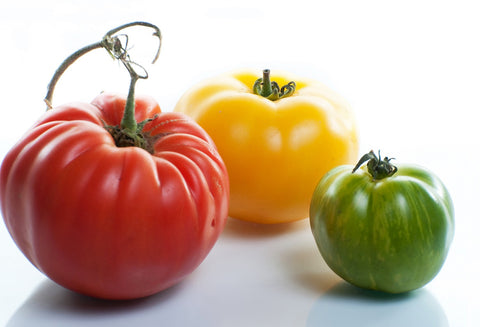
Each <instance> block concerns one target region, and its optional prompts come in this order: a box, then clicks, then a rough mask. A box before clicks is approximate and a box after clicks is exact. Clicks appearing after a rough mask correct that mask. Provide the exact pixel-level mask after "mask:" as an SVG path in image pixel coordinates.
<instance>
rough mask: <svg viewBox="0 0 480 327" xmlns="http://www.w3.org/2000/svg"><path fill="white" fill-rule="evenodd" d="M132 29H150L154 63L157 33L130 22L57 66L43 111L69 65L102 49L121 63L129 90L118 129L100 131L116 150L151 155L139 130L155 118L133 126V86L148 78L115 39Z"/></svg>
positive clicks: (147, 138)
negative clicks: (130, 148) (132, 148)
mask: <svg viewBox="0 0 480 327" xmlns="http://www.w3.org/2000/svg"><path fill="white" fill-rule="evenodd" d="M132 26H143V27H149V28H152V29H154V33H153V36H155V37H157V38H158V39H159V42H160V43H159V46H158V50H157V52H156V54H155V58H154V60H153V62H152V63H155V61H156V60H157V58H158V56H159V53H160V46H161V43H162V36H161V33H160V29H159V28H158V27H157V26H155V25H153V24H150V23H146V22H133V23H128V24H124V25H121V26H119V27H116V28H114V29H112V30H110V31H109V32H107V33H106V34H105V36H104V37H103V38H102V40H101V41H99V42H96V43H94V44H91V45H88V46H86V47H83V48H81V49H80V50H78V51H76V52H75V53H73V54H72V55H70V56H69V57H68V58H67V59H66V60H65V61H64V62H63V63H62V64H61V66H60V67H59V68H58V69H57V70H56V72H55V74H54V75H53V77H52V80H51V81H50V83H49V85H48V92H47V95H46V97H45V102H46V104H47V110H50V109H52V97H53V91H54V89H55V85H56V83H57V82H58V80H59V78H60V76H61V75H62V74H63V73H64V72H65V70H66V69H67V68H68V67H69V66H70V65H71V64H73V63H74V62H75V61H76V60H77V59H78V58H80V57H81V56H83V55H84V54H86V53H88V52H90V51H92V50H95V49H99V48H104V49H105V50H107V52H108V53H109V54H110V56H111V57H112V58H114V59H116V60H119V61H120V62H122V64H123V65H124V67H125V68H126V69H127V71H128V73H129V74H130V88H129V91H128V96H127V101H126V104H125V109H124V112H123V117H122V121H121V123H120V126H107V125H104V127H105V129H106V130H107V131H108V132H109V133H110V134H111V135H112V137H113V138H114V140H115V144H116V145H117V146H118V147H128V146H136V147H140V148H142V149H145V150H147V151H148V152H150V153H153V146H152V141H151V137H150V136H149V135H148V134H146V133H144V131H143V128H144V127H145V124H146V123H148V122H149V121H151V120H153V119H154V118H155V117H154V118H151V119H147V120H145V121H143V122H140V123H137V121H136V120H135V85H136V83H137V81H138V80H139V79H147V78H148V74H147V72H146V70H145V69H144V68H143V67H142V66H140V65H138V64H136V63H134V62H133V61H131V60H130V56H129V54H128V53H127V49H126V44H125V45H123V44H122V41H121V40H120V38H119V36H117V35H115V34H116V33H118V32H119V31H121V30H123V29H125V28H128V27H132ZM122 36H123V37H124V38H125V39H126V42H128V35H126V34H123V35H122ZM138 71H140V72H141V73H139V72H138Z"/></svg>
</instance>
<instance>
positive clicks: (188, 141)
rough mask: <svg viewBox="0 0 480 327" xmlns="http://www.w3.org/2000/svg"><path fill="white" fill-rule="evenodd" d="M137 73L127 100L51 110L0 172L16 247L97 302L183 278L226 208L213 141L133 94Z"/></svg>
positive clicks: (0, 192) (207, 246)
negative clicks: (97, 299) (96, 299)
mask: <svg viewBox="0 0 480 327" xmlns="http://www.w3.org/2000/svg"><path fill="white" fill-rule="evenodd" d="M123 63H124V64H125V65H126V66H129V65H130V63H129V62H127V61H125V62H123ZM127 68H129V71H130V72H131V75H132V76H135V72H134V70H133V69H130V68H131V67H127ZM137 77H138V76H137ZM135 81H136V78H133V77H132V84H131V88H130V91H131V92H130V93H129V95H128V97H127V98H126V97H123V96H117V95H113V94H107V93H104V94H101V95H99V96H98V97H97V98H95V99H94V100H93V102H92V103H91V104H88V103H72V104H67V105H62V106H59V107H56V108H53V109H51V110H48V111H47V112H46V113H45V114H44V115H43V116H42V117H41V118H40V119H39V121H38V122H37V123H36V124H35V125H34V126H33V127H32V128H31V129H30V130H28V131H27V133H26V134H25V135H24V136H23V137H22V138H21V140H20V141H19V142H18V143H17V144H16V145H15V146H14V147H13V148H12V149H11V150H10V151H9V152H8V154H7V155H6V157H5V159H4V161H3V163H2V166H1V170H0V202H1V211H2V215H3V218H4V220H5V224H6V227H7V229H8V230H9V232H10V234H11V236H12V238H13V239H14V241H15V242H16V244H17V245H18V247H19V249H20V250H21V251H22V252H23V253H24V254H25V256H26V257H27V258H28V259H29V260H30V261H31V263H32V264H33V265H34V266H35V267H37V268H38V269H39V270H40V271H41V272H43V273H44V274H46V275H47V276H48V277H50V278H51V279H52V280H54V281H55V282H57V283H58V284H60V285H63V286H64V287H66V288H69V289H71V290H74V291H76V292H79V293H83V294H86V295H90V296H94V297H99V298H107V299H131V298H138V297H143V296H147V295H151V294H154V293H156V292H159V291H161V290H163V289H165V288H167V287H170V286H172V285H174V284H176V283H178V282H179V281H180V280H182V279H183V278H184V277H186V276H187V275H188V274H190V273H191V272H192V271H193V270H194V269H195V268H196V267H197V266H198V265H199V264H200V263H201V262H202V261H203V259H204V258H205V257H206V256H207V254H208V253H209V251H210V250H211V248H212V247H213V245H214V244H215V242H216V240H217V239H218V237H219V234H220V233H221V231H222V229H223V227H224V225H225V222H226V219H227V216H228V199H229V184H228V175H227V171H226V167H225V164H224V163H223V161H222V159H221V157H220V156H219V154H218V152H217V150H216V147H215V144H214V143H213V141H212V140H211V138H210V137H209V136H208V134H207V133H206V132H205V131H204V130H203V129H202V128H201V127H200V126H199V125H198V124H197V123H196V122H195V121H193V120H192V119H190V118H189V117H187V116H185V115H183V114H180V113H172V112H170V113H169V112H166V113H164V112H161V110H160V107H159V106H158V104H157V103H156V101H155V100H153V99H152V98H150V97H146V96H143V97H136V98H133V85H134V82H135ZM127 113H130V114H132V116H131V117H130V118H131V119H125V117H127V116H128V114H127ZM133 115H134V116H133ZM124 121H127V122H129V123H132V122H133V124H134V126H136V127H135V128H136V132H135V133H137V134H135V133H133V134H131V133H130V132H131V130H129V131H128V132H125V131H124V129H126V127H125V126H128V123H125V124H124ZM137 122H139V123H138V124H137ZM124 127H125V128H124ZM135 128H133V130H134V131H135ZM124 132H125V133H124ZM135 138H137V139H136V142H134V143H135V144H133V143H132V144H129V143H130V141H132V140H133V139H135ZM137 141H138V142H137Z"/></svg>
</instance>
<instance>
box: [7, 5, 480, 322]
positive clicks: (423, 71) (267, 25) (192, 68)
mask: <svg viewBox="0 0 480 327" xmlns="http://www.w3.org/2000/svg"><path fill="white" fill-rule="evenodd" d="M479 15H480V9H478V8H477V4H476V2H475V1H473V0H472V1H466V0H454V1H442V0H437V1H425V0H414V1H411V0H404V1H386V0H383V1H373V0H364V1H354V0H351V1H348V0H337V1H333V0H331V1H324V0H317V1H310V2H309V1H302V0H296V1H274V2H273V1H271V2H270V1H250V0H244V1H241V2H240V1H239V2H228V1H225V0H219V1H212V0H203V1H181V0H177V1H163V0H156V1H148V0H136V1H127V0H116V1H102V0H96V1H91V0H83V1H75V2H74V1H60V0H58V1H55V0H42V1H23V2H22V1H21V0H16V1H15V2H13V1H6V0H2V2H1V3H0V31H1V40H0V44H1V45H0V64H1V69H0V74H1V75H0V80H1V82H0V96H1V105H0V114H1V118H0V126H1V127H0V159H1V158H3V156H4V155H5V153H6V152H7V151H8V149H9V148H10V147H11V146H13V144H14V143H15V141H16V140H17V139H18V138H19V137H20V136H21V135H22V134H23V133H24V132H25V131H26V130H27V129H28V127H29V126H30V125H31V124H32V123H33V122H34V121H35V120H36V119H37V118H38V117H39V116H40V115H41V114H42V113H43V111H44V110H45V105H44V103H43V98H44V96H45V93H46V86H47V84H48V82H49V80H50V78H51V76H52V74H53V72H54V71H55V69H56V68H57V66H58V65H59V64H60V63H61V61H62V60H63V59H65V58H66V57H67V56H68V55H69V54H70V53H72V52H73V51H75V50H76V49H78V48H80V47H82V46H84V45H87V44H90V43H93V42H96V41H98V40H100V39H101V37H102V36H103V34H104V33H105V32H106V31H107V30H109V29H111V28H113V27H116V26H118V25H121V24H123V23H126V22H130V21H136V20H145V21H149V22H151V23H154V24H156V25H158V26H159V27H160V28H161V30H162V32H163V36H164V39H163V47H162V53H161V56H160V59H159V61H158V62H157V64H155V65H153V66H151V65H148V60H150V59H151V57H150V56H149V54H150V53H152V54H153V52H152V51H153V50H152V49H150V50H146V51H147V52H146V53H147V54H148V55H147V57H146V58H141V57H140V58H139V57H135V58H134V59H137V58H138V61H140V62H141V63H142V64H144V65H145V68H147V70H148V71H149V74H150V78H149V79H148V80H146V81H139V82H138V88H137V93H148V94H150V95H152V96H154V97H155V98H156V99H157V101H158V102H159V103H160V105H161V107H162V108H163V110H164V111H169V110H172V109H173V106H174V105H175V103H176V101H177V100H178V98H179V97H180V96H181V94H182V93H183V92H184V91H185V90H186V89H187V88H188V87H190V86H191V85H193V84H194V83H197V82H199V81H201V80H202V79H204V78H206V77H210V76H214V75H217V74H219V73H223V72H225V71H229V70H232V69H237V68H243V67H248V68H256V69H258V70H259V74H260V72H261V70H262V69H264V68H270V69H271V70H275V69H281V70H286V71H290V72H292V73H295V74H297V75H303V76H305V77H310V78H315V79H318V80H319V81H322V82H323V83H325V84H327V85H329V86H330V87H331V88H333V89H334V90H336V91H337V92H338V93H340V94H342V95H343V96H344V97H345V98H346V99H347V100H348V101H349V102H350V104H351V105H352V108H353V110H354V112H355V115H356V117H357V121H358V126H359V130H360V133H361V152H368V151H369V150H370V149H381V150H382V153H383V154H384V155H388V156H390V157H396V158H397V162H412V163H417V164H420V165H423V166H426V167H428V168H430V169H431V170H433V171H434V172H435V173H436V174H437V175H438V176H440V177H441V179H442V180H443V181H444V183H445V184H446V185H447V187H448V189H449V190H450V193H451V195H452V197H453V200H454V203H455V211H456V231H455V239H454V242H453V244H452V247H451V251H450V254H449V257H448V259H447V262H446V263H445V265H444V267H443V269H442V271H441V272H440V274H439V275H438V276H437V277H436V278H435V279H434V280H433V281H432V282H431V283H430V284H428V285H427V286H426V287H425V288H423V289H421V290H419V291H416V292H413V293H412V294H409V295H407V296H381V295H378V294H377V295H376V294H371V293H369V292H364V291H360V290H358V289H356V288H353V287H351V286H349V285H347V284H345V283H344V282H342V281H341V280H340V279H339V278H338V277H336V276H335V274H334V273H333V272H331V271H330V270H329V269H328V267H327V266H326V264H325V263H324V262H323V260H322V258H321V256H320V254H319V253H318V251H317V250H316V246H315V243H314V240H313V237H312V236H311V233H310V229H309V226H308V221H307V220H304V221H300V222H298V223H294V224H290V225H282V226H257V225H253V224H247V223H243V222H239V221H236V220H230V221H229V223H228V224H227V227H226V229H225V231H224V233H223V234H222V236H221V238H220V240H219V241H218V243H217V244H216V246H215V247H214V249H213V251H212V252H211V253H210V255H209V256H208V257H207V259H206V260H205V261H204V263H203V264H202V265H201V266H200V267H199V268H198V269H197V270H196V271H195V272H194V273H193V274H192V275H191V276H190V277H189V278H187V279H186V280H185V281H184V282H183V283H181V284H180V285H178V286H176V287H174V288H172V289H169V290H167V291H165V292H162V293H160V294H158V295H156V296H153V297H150V298H147V299H143V300H139V301H132V302H123V303H111V302H104V301H96V300H92V299H88V298H85V297H81V296H78V295H76V294H73V293H71V292H69V291H67V290H65V289H63V288H61V287H59V286H57V285H55V284H54V283H53V282H51V281H49V280H48V279H46V278H45V277H44V276H43V275H42V274H41V273H39V272H38V271H37V270H36V269H35V268H34V267H33V266H32V265H31V264H30V263H29V262H28V261H27V260H26V259H25V258H24V256H23V255H22V254H21V253H20V251H19V250H18V249H17V248H16V246H15V244H14V243H13V241H12V240H11V238H10V236H9V235H8V232H7V230H6V228H5V226H4V224H1V225H0V326H1V325H6V326H8V327H13V326H15V327H17V326H103V325H105V323H113V324H111V325H112V326H135V325H139V326H140V325H141V326H153V325H155V326H229V327H230V326H455V327H457V326H458V327H464V326H480V317H479V314H478V312H479V309H480V304H479V301H478V295H479V294H480V286H479V282H478V276H479V275H480V269H479V268H478V267H479V265H478V262H479V251H480V241H479V239H480V237H479V236H478V235H479V229H480V223H479V214H478V202H479V201H478V199H479V187H478V185H480V172H479V163H480V155H479V145H480V138H479V136H480V135H479V134H480V131H479V128H478V121H479V118H478V117H479V116H478V114H477V112H479V111H480V96H479V93H480V92H479V91H480V19H478V17H479ZM146 33H147V35H148V33H149V31H148V30H147V32H146ZM149 41H151V42H153V43H154V42H155V40H154V39H153V38H146V41H144V40H143V39H142V42H141V43H140V44H135V48H134V49H133V50H135V49H141V48H142V46H143V44H144V42H149ZM133 50H132V51H133ZM128 82H129V81H128V75H127V74H126V72H125V71H124V70H123V69H122V68H121V66H120V65H118V64H117V63H115V62H113V61H112V60H111V59H109V58H108V55H106V54H105V53H102V51H100V50H97V52H96V53H94V54H93V53H92V54H89V55H87V56H86V57H85V58H83V59H80V60H79V61H78V63H77V64H76V66H74V67H72V68H71V69H70V70H68V71H67V73H66V74H65V75H64V77H63V78H62V79H61V81H60V83H59V85H58V87H57V90H56V93H55V96H54V105H55V104H61V103H64V102H69V101H87V102H88V101H90V100H91V99H92V98H93V97H95V96H96V95H97V94H98V93H100V92H101V91H115V92H123V93H125V92H126V91H127V87H128Z"/></svg>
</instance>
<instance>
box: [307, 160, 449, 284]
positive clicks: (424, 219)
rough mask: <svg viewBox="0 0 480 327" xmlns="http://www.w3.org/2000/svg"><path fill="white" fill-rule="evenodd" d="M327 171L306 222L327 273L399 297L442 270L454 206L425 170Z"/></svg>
mask: <svg viewBox="0 0 480 327" xmlns="http://www.w3.org/2000/svg"><path fill="white" fill-rule="evenodd" d="M352 168H353V167H352V166H349V165H344V166H339V167H336V168H334V169H332V170H331V171H330V172H329V173H327V174H326V175H325V176H324V178H323V179H322V180H321V181H320V182H319V184H318V185H317V187H316V189H315V192H314V194H313V197H312V202H311V206H310V223H311V228H312V233H313V235H314V238H315V241H316V243H317V246H318V248H319V250H320V252H321V254H322V256H323V258H324V259H325V262H326V263H327V264H328V265H329V266H330V268H331V269H332V270H333V271H334V272H335V273H337V274H338V275H339V276H340V277H342V278H343V279H345V280H346V281H348V282H350V283H352V284H354V285H356V286H359V287H362V288H367V289H373V290H379V291H384V292H389V293H402V292H407V291H411V290H414V289H417V288H420V287H422V286H424V285H425V284H427V283H428V282H429V281H431V280H432V279H433V278H434V277H435V276H436V275H437V273H438V272H439V270H440V269H441V267H442V265H443V263H444V261H445V259H446V256H447V253H448V250H449V247H450V244H451V241H452V239H453V233H454V211H453V204H452V200H451V197H450V195H449V194H448V191H447V190H446V188H445V186H444V185H443V184H442V182H441V181H440V180H439V179H438V177H436V176H435V175H434V174H432V173H431V172H429V171H428V170H426V169H424V168H422V167H419V166H414V165H401V166H398V172H397V173H396V174H395V175H393V176H391V177H387V178H384V179H381V180H374V179H373V178H372V176H371V175H370V174H369V173H368V171H367V168H366V167H361V168H360V169H359V170H358V171H356V172H355V173H352Z"/></svg>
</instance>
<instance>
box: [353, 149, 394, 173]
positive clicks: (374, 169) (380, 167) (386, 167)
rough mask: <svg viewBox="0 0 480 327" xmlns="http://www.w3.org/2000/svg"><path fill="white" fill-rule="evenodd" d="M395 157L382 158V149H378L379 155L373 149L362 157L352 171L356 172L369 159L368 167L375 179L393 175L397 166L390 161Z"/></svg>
mask: <svg viewBox="0 0 480 327" xmlns="http://www.w3.org/2000/svg"><path fill="white" fill-rule="evenodd" d="M393 159H394V158H388V157H385V158H384V159H383V160H382V159H381V156H380V151H378V157H377V156H376V155H375V153H374V152H373V150H372V151H370V152H369V153H367V154H365V155H363V156H362V157H361V158H360V160H359V161H358V163H357V164H356V166H355V167H354V168H353V171H352V173H354V172H355V171H356V170H357V169H358V168H360V167H361V166H362V165H363V164H364V163H365V162H367V161H368V162H367V169H368V172H369V173H370V175H372V177H373V179H374V180H380V179H383V178H386V177H390V176H393V175H394V174H395V173H396V172H397V167H395V166H394V165H392V164H391V163H390V161H391V160H393Z"/></svg>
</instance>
